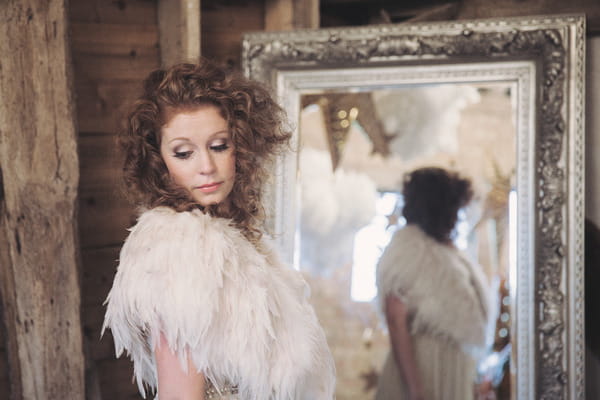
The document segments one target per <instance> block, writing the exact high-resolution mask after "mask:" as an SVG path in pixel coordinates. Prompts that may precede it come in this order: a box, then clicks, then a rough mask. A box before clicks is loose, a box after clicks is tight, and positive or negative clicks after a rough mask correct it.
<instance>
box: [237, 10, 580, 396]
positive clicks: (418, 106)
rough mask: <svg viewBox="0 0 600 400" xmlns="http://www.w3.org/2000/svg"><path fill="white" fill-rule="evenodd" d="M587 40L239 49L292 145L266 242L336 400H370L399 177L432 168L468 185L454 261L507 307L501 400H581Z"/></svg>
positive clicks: (371, 34) (428, 37) (433, 40)
mask: <svg viewBox="0 0 600 400" xmlns="http://www.w3.org/2000/svg"><path fill="white" fill-rule="evenodd" d="M584 32H585V28H584V18H583V17H582V16H542V17H535V18H520V19H503V20H473V21H459V22H447V23H423V24H398V25H379V26H369V27H360V28H342V29H326V30H325V29H323V30H302V31H295V32H281V33H251V34H247V35H246V36H245V37H244V44H243V46H244V54H243V62H244V69H245V73H246V75H247V76H249V77H251V78H254V79H257V80H260V81H263V82H265V83H267V84H268V85H270V86H271V87H272V88H273V90H274V92H275V93H276V94H277V96H278V98H279V100H280V102H281V104H282V105H283V107H284V108H285V110H286V111H287V113H288V116H289V118H290V121H291V123H292V128H293V129H294V138H293V148H294V151H293V152H290V153H288V154H285V155H283V156H281V157H280V159H278V161H277V165H276V168H275V173H274V176H273V184H272V185H271V186H270V187H269V196H268V199H267V202H268V203H267V204H266V209H267V210H268V211H271V218H270V219H269V226H268V228H269V230H270V232H271V233H272V235H273V236H274V238H275V239H276V241H277V242H278V244H279V245H280V247H281V249H282V251H283V253H284V255H285V257H286V258H287V261H289V262H290V263H292V264H294V265H295V266H296V267H297V268H299V269H300V270H301V271H303V272H304V273H305V274H306V276H307V279H308V280H309V281H310V283H311V286H312V287H313V297H315V298H316V300H315V301H317V302H319V306H318V307H317V312H318V313H319V316H320V318H321V321H322V322H323V324H324V326H325V329H326V333H327V335H328V340H329V342H330V346H331V347H332V350H333V353H334V357H335V358H336V364H337V368H338V381H339V384H340V388H339V390H338V398H339V399H350V398H353V397H351V395H346V394H345V393H344V390H346V389H348V390H349V391H350V390H352V391H354V392H357V391H358V392H360V391H361V390H362V393H363V397H361V398H363V399H364V398H371V397H372V394H371V392H370V391H369V390H370V389H371V386H373V385H374V381H375V378H376V376H377V373H378V368H380V367H381V365H380V364H381V363H382V362H383V361H382V358H381V354H382V353H383V352H384V351H385V346H386V343H387V341H386V337H385V329H383V328H382V326H381V320H380V318H379V317H378V315H377V313H376V311H375V306H374V304H373V303H372V302H371V300H372V299H373V297H374V295H375V293H376V288H375V286H374V270H375V265H376V263H377V259H378V257H379V256H380V255H381V251H382V249H383V248H385V246H386V245H387V243H388V241H389V238H390V235H391V234H392V233H393V232H394V230H395V229H397V228H398V227H399V226H401V225H402V224H403V221H402V217H401V213H400V212H399V210H400V209H401V206H402V196H401V193H400V188H401V185H400V183H401V180H402V176H403V174H404V173H406V172H409V171H410V170H412V169H414V168H417V167H420V166H427V165H435V166H441V167H445V168H450V169H453V170H458V171H459V172H460V173H461V174H463V175H467V176H469V177H470V179H471V180H472V182H473V185H474V191H475V198H474V201H473V202H472V205H471V206H469V207H468V208H466V209H465V210H463V212H462V215H461V222H460V223H459V226H458V235H457V239H456V245H457V246H458V247H461V248H462V249H464V251H465V252H466V253H467V254H469V256H471V257H472V258H473V259H474V260H475V262H476V263H477V264H478V265H480V266H481V267H482V270H483V271H484V272H485V274H486V276H487V277H488V280H489V283H490V285H489V286H490V290H491V292H492V293H490V295H491V296H492V297H494V296H496V297H495V298H496V300H497V302H496V304H498V307H497V309H496V310H495V312H496V314H495V317H494V318H493V321H492V323H491V324H490V326H491V327H492V328H490V329H491V334H490V338H491V342H490V349H494V350H493V351H491V353H493V355H494V356H495V357H496V358H495V359H494V360H496V361H497V359H498V357H504V359H505V360H506V361H505V362H506V364H505V366H506V368H505V369H504V374H503V378H502V379H503V380H504V385H505V386H504V392H503V393H502V395H501V396H498V393H496V395H497V396H498V398H507V399H534V398H552V399H583V398H584V342H583V312H584V307H583V211H584V207H583V194H584V191H583V190H584V188H583V165H584V160H583V154H584V153H583V147H584V144H583V140H584V139H583V138H584V120H583V112H584V104H583V102H584V64H585V63H584V48H585V46H584ZM340 315H343V316H347V319H345V320H341V319H340V318H339V316H340ZM332 321H334V322H332ZM348 343H350V345H348ZM344 346H346V347H345V348H344ZM352 346H354V347H356V348H358V349H360V350H361V351H362V353H361V355H357V354H354V353H352V352H348V351H346V350H347V348H348V347H352ZM353 354H354V355H353ZM353 356H355V357H357V358H356V359H353V358H352V357H353ZM352 369H354V371H352ZM481 370H482V371H484V370H485V365H482V366H481ZM482 374H483V375H485V374H484V373H483V372H482ZM345 388H346V389H345ZM365 393H366V394H365ZM369 396H371V397H369Z"/></svg>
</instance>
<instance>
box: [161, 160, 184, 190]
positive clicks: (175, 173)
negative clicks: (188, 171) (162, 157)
mask: <svg viewBox="0 0 600 400" xmlns="http://www.w3.org/2000/svg"><path fill="white" fill-rule="evenodd" d="M165 164H166V166H167V170H168V171H169V176H170V177H171V179H172V180H173V182H175V183H176V184H178V185H184V186H185V180H186V176H185V171H184V170H183V169H182V168H181V167H179V166H178V165H177V164H176V163H169V162H166V163H165Z"/></svg>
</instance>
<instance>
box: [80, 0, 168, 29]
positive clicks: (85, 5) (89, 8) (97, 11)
mask: <svg viewBox="0 0 600 400" xmlns="http://www.w3.org/2000/svg"><path fill="white" fill-rule="evenodd" d="M69 6H70V7H69V18H70V20H71V21H73V22H97V23H108V24H123V23H125V24H128V23H131V24H147V23H156V18H157V13H156V1H149V0H119V1H106V0H85V1H83V0H73V1H70V2H69Z"/></svg>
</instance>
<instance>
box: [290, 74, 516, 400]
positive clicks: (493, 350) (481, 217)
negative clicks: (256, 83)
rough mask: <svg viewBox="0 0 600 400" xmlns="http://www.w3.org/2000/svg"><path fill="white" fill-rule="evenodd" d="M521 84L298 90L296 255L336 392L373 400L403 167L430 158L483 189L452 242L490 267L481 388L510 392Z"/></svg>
mask: <svg viewBox="0 0 600 400" xmlns="http://www.w3.org/2000/svg"><path fill="white" fill-rule="evenodd" d="M514 90H515V87H514V84H513V83H511V82H480V83H476V82H471V83H452V84H426V85H399V86H389V87H382V88H377V89H368V90H359V89H358V90H354V91H347V90H316V91H304V92H303V93H302V94H301V98H300V111H299V117H300V121H299V127H298V128H299V129H298V131H299V139H298V140H299V151H298V157H299V159H298V179H297V188H296V191H297V193H298V206H299V207H298V208H299V216H298V221H297V224H296V238H295V241H296V245H295V246H294V263H295V266H296V268H298V269H300V270H301V271H303V272H305V275H306V276H307V280H308V281H309V283H310V285H311V287H312V298H313V301H314V303H315V305H316V306H317V307H316V309H317V312H318V314H319V319H320V320H321V321H322V324H323V326H324V329H325V331H326V333H327V337H328V342H329V344H330V346H331V349H332V352H333V354H334V357H335V358H336V360H335V361H336V366H337V379H338V385H337V388H338V389H337V398H338V399H340V400H350V399H356V400H358V399H361V400H364V399H370V398H374V388H375V385H376V382H377V377H378V375H379V373H380V371H381V368H382V367H383V365H384V361H385V357H386V356H387V352H388V350H389V337H388V334H387V331H386V328H385V325H384V324H383V323H382V321H383V318H382V316H381V315H379V314H378V311H377V306H376V302H375V301H374V298H375V296H376V293H377V288H376V284H375V268H376V265H377V262H378V259H379V257H380V255H381V253H382V251H383V249H384V248H385V247H386V246H387V244H388V242H389V240H390V238H391V236H392V235H393V233H394V232H395V231H396V230H397V229H399V228H401V227H402V226H403V225H404V224H405V221H404V218H403V217H402V204H403V200H402V194H401V182H402V177H403V175H404V174H405V173H406V172H410V171H412V170H414V169H416V168H420V167H427V166H436V167H442V168H445V169H449V170H454V171H457V172H459V173H460V174H461V175H462V176H465V177H468V178H469V179H470V180H471V181H472V184H473V189H474V192H475V195H474V198H473V200H472V201H471V203H470V204H469V206H468V207H466V208H464V209H463V210H461V212H460V216H459V218H460V219H459V223H458V224H457V233H456V237H455V240H454V245H455V246H456V247H458V248H459V249H460V250H462V251H463V252H464V254H465V255H466V256H467V257H468V258H469V259H470V260H471V261H472V262H473V264H475V265H476V266H477V268H480V269H481V270H482V271H483V273H484V275H485V277H486V280H487V282H486V283H487V287H488V290H489V293H488V295H489V296H490V297H491V298H492V309H491V315H492V317H491V318H490V324H489V327H488V335H487V336H488V343H487V349H486V356H485V357H484V358H483V359H482V362H481V363H480V365H479V374H478V382H475V381H474V382H473V384H474V388H475V387H477V386H480V387H482V388H483V387H484V386H485V385H486V384H487V386H488V387H491V388H493V389H491V390H493V392H494V393H493V395H494V396H495V397H494V398H496V399H510V396H511V395H510V393H511V375H510V372H509V371H510V354H511V346H510V331H511V312H510V308H511V304H512V300H511V299H512V297H511V294H512V295H513V296H514V293H515V287H514V286H515V285H516V277H515V276H514V271H515V269H516V257H515V247H514V245H515V239H516V220H515V218H516V212H515V208H516V204H517V201H516V200H517V191H516V186H515V182H516V168H515V167H516V164H515V162H516V160H515V159H516V124H515V117H516V112H515V110H516V102H515V96H514ZM511 217H512V221H511ZM511 271H512V274H511ZM324 305H327V307H325V306H324ZM482 382H483V385H482V384H481V383H482ZM482 390H483V389H482Z"/></svg>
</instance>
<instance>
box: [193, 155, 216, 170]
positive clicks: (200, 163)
mask: <svg viewBox="0 0 600 400" xmlns="http://www.w3.org/2000/svg"><path fill="white" fill-rule="evenodd" d="M196 169H197V171H198V173H199V174H200V175H211V174H213V173H214V172H215V170H216V164H215V162H214V160H213V158H212V155H211V154H210V153H209V152H207V151H203V152H200V154H199V156H198V160H197V165H196Z"/></svg>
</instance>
